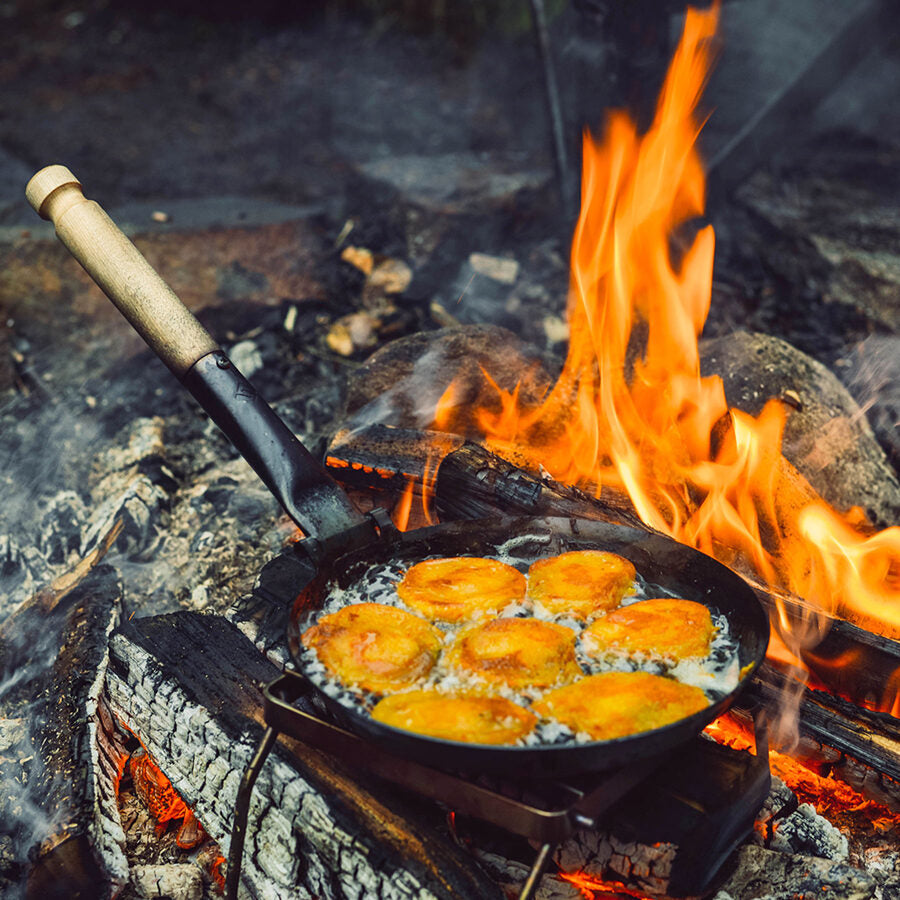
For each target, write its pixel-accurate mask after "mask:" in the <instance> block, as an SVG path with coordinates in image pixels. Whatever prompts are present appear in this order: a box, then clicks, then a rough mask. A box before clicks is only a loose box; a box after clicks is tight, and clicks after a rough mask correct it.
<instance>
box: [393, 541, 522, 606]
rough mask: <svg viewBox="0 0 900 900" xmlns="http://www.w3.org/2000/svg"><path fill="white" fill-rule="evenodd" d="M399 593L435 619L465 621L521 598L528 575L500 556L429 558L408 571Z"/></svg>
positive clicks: (404, 599)
mask: <svg viewBox="0 0 900 900" xmlns="http://www.w3.org/2000/svg"><path fill="white" fill-rule="evenodd" d="M397 593H398V594H399V595H400V599H401V600H402V601H403V602H404V603H406V604H407V605H408V606H411V607H412V608H413V609H415V610H418V611H419V612H421V613H423V614H425V615H426V616H428V617H429V618H431V619H438V620H440V621H442V622H461V621H464V620H467V619H473V618H477V617H478V616H480V615H483V614H484V613H496V612H498V611H499V610H501V609H503V607H504V606H506V605H507V604H509V603H513V602H519V601H521V600H522V598H523V597H524V596H525V576H524V575H523V574H522V573H521V572H519V571H518V570H516V569H514V568H513V567H512V566H508V565H506V563H502V562H498V561H497V560H496V559H482V558H480V557H477V556H452V557H449V558H447V559H429V560H426V561H425V562H420V563H418V564H417V565H415V566H413V567H412V568H411V569H410V570H409V571H408V572H407V573H406V575H405V576H404V577H403V580H402V581H401V582H400V583H399V584H398V585H397Z"/></svg>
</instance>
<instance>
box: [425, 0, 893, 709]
mask: <svg viewBox="0 0 900 900" xmlns="http://www.w3.org/2000/svg"><path fill="white" fill-rule="evenodd" d="M718 16H719V6H718V4H715V5H713V6H712V7H711V8H710V9H709V10H707V11H698V10H695V9H689V10H688V12H687V16H686V19H685V25H684V33H683V35H682V38H681V42H680V44H679V47H678V49H677V51H676V53H675V55H674V57H673V60H672V63H671V65H670V68H669V72H668V75H667V77H666V80H665V84H664V86H663V89H662V92H661V95H660V98H659V101H658V105H657V109H656V114H655V117H654V120H653V122H652V124H651V126H650V128H649V130H648V131H647V133H646V134H644V135H643V136H641V135H638V133H637V130H636V126H635V125H634V123H633V122H632V121H631V120H630V119H629V118H628V116H627V115H626V114H625V113H623V112H613V113H611V114H610V116H609V119H608V122H607V126H606V134H605V137H604V139H603V141H602V142H599V141H596V140H595V139H594V138H593V137H592V136H591V135H590V134H588V133H586V134H585V136H584V163H583V178H582V198H581V203H582V206H581V214H580V217H579V220H578V223H577V226H576V228H575V233H574V239H573V245H572V254H571V286H570V296H569V309H568V318H569V325H570V334H571V338H570V343H569V349H568V354H567V357H566V360H565V365H564V368H563V370H562V373H561V375H560V376H559V378H558V380H557V381H556V383H555V384H554V385H553V386H552V387H551V388H550V389H549V390H548V391H546V392H545V393H544V394H543V398H542V400H540V402H537V403H528V402H525V401H524V400H523V396H524V395H526V394H527V393H529V392H526V391H521V390H520V387H521V384H520V386H519V387H517V388H516V390H514V391H512V392H509V391H504V390H502V389H500V388H499V387H497V386H496V384H493V382H492V381H491V380H490V376H487V377H488V381H489V383H491V384H493V386H494V388H495V390H496V392H497V397H496V399H495V400H494V401H492V402H491V403H490V404H489V405H487V406H485V407H484V408H482V409H479V410H476V411H475V412H474V413H473V414H472V419H473V422H474V423H475V424H477V426H478V427H479V428H480V429H481V430H482V432H483V435H484V438H485V439H486V443H487V444H488V446H489V447H490V448H491V449H493V450H494V451H495V452H498V453H500V454H501V455H504V454H507V455H508V454H509V453H510V452H514V453H515V455H516V457H518V459H522V458H524V459H525V460H526V461H527V464H528V465H530V466H531V467H532V468H534V469H541V468H543V469H545V470H546V471H548V472H549V473H550V474H551V475H552V476H553V477H554V478H556V479H558V480H562V481H566V482H569V483H574V484H578V485H579V486H581V487H587V488H588V489H592V490H594V491H595V493H596V494H597V495H598V496H599V495H600V494H601V492H602V491H604V490H607V489H609V490H617V491H625V492H627V494H628V496H629V497H630V500H631V503H632V504H633V506H634V508H635V509H636V511H637V512H638V514H639V515H640V516H641V518H642V519H643V521H644V522H646V523H647V524H648V525H650V526H652V527H653V528H656V529H658V530H659V531H662V532H664V533H666V534H668V535H671V536H672V537H674V538H676V539H677V540H680V541H682V542H684V543H686V544H689V545H691V546H693V547H696V548H698V549H700V550H702V551H704V552H706V553H708V554H710V555H712V556H715V557H716V558H718V559H719V560H721V561H722V562H724V563H726V564H728V565H731V566H732V567H735V568H737V569H739V570H741V571H744V572H745V573H748V574H749V573H751V572H753V573H755V574H756V576H758V577H760V578H762V579H764V580H765V582H766V583H767V584H768V585H769V586H770V587H771V588H773V589H775V590H778V591H782V592H783V591H787V592H790V593H792V594H794V595H797V596H800V597H803V598H806V601H808V602H809V606H810V608H811V610H812V614H811V615H810V616H809V618H808V621H806V622H804V623H801V626H802V627H798V623H797V622H796V621H794V622H793V623H792V624H791V627H788V624H789V623H788V617H787V615H786V614H784V612H783V611H782V615H781V624H782V625H783V626H784V627H783V628H782V635H783V637H784V638H785V641H786V643H787V644H788V647H789V649H790V651H791V652H792V653H793V654H794V655H799V652H800V650H801V649H802V648H803V647H804V646H808V645H811V644H813V643H816V642H818V640H820V639H821V635H822V633H823V627H824V626H823V623H822V620H821V615H820V614H825V615H833V614H841V615H844V616H848V615H849V616H852V617H853V618H855V619H857V620H859V618H860V617H863V618H864V619H865V620H866V622H867V624H868V623H869V620H870V619H873V618H874V619H876V620H877V621H878V622H880V623H882V625H881V626H875V629H878V628H879V627H880V628H881V629H882V630H883V629H884V628H886V627H887V628H893V627H896V628H898V630H900V602H898V601H900V528H889V529H887V530H885V531H883V532H881V533H880V534H874V535H869V536H867V535H866V534H865V533H864V531H863V530H862V529H861V526H863V525H864V522H862V521H861V519H860V516H859V514H858V513H853V512H851V513H849V514H847V515H840V514H839V513H837V512H835V511H834V510H832V509H830V508H828V507H827V505H826V504H825V503H824V501H821V499H820V498H818V496H817V495H816V494H815V492H814V491H813V490H812V488H811V487H809V485H808V484H806V482H805V481H804V480H803V479H802V477H801V476H799V474H798V473H796V472H795V471H794V470H793V468H792V467H791V466H790V464H789V463H788V462H787V461H786V460H784V458H783V457H782V455H781V452H780V448H781V437H782V431H783V427H784V422H785V416H786V410H785V406H784V405H783V404H782V403H781V402H780V401H777V400H771V401H769V403H768V404H767V405H766V406H765V408H764V409H763V410H762V412H761V413H760V415H759V416H757V417H753V416H750V415H747V414H745V413H743V412H740V411H737V410H729V409H728V406H727V403H726V400H725V391H724V386H723V383H722V381H721V379H720V378H719V377H718V376H706V377H704V376H701V374H700V356H699V351H698V339H699V336H700V333H701V331H702V329H703V326H704V323H705V321H706V317H707V314H708V312H709V306H710V300H711V295H712V267H713V252H714V243H715V238H714V234H713V229H712V227H711V226H708V225H707V226H706V227H703V228H700V229H699V230H697V231H696V233H695V234H694V235H693V237H692V238H690V237H689V232H690V229H691V226H692V220H694V219H696V217H698V216H700V215H701V214H702V213H703V209H704V202H705V178H704V172H703V168H702V165H701V162H700V158H699V156H698V153H697V151H696V149H695V146H694V145H695V141H696V138H697V136H698V134H699V131H700V129H701V127H702V123H700V122H698V120H697V118H696V116H695V110H696V107H697V104H698V102H699V99H700V95H701V93H702V90H703V87H704V85H705V81H706V78H707V75H708V72H709V67H710V63H711V41H712V39H713V37H714V35H715V32H716V27H717V23H718ZM676 242H678V246H680V247H682V248H683V249H681V250H680V251H678V252H676V251H675V250H674V249H673V247H674V246H675V244H676ZM531 393H532V395H533V392H531ZM454 396H455V393H454V389H453V386H452V385H451V387H450V388H448V390H447V392H446V393H445V394H444V396H443V397H442V401H441V410H440V415H438V416H436V419H440V420H442V421H443V420H446V419H447V411H448V408H449V407H450V406H452V403H453V399H454ZM437 424H438V425H439V424H440V423H437ZM869 627H872V626H871V624H870V626H869ZM893 702H894V699H893V698H891V699H890V701H889V703H893Z"/></svg>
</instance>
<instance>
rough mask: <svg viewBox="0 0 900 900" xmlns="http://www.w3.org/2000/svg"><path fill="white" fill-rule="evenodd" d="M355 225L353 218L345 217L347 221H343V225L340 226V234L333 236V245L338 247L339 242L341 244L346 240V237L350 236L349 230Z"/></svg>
mask: <svg viewBox="0 0 900 900" xmlns="http://www.w3.org/2000/svg"><path fill="white" fill-rule="evenodd" d="M355 227H356V222H354V221H353V219H347V221H346V222H344V225H343V227H342V228H341V231H340V234H338V236H337V238H335V241H334V246H335V247H340V246H341V244H343V243H344V241H346V240H347V238H348V237H350V232H351V231H353V229H354V228H355Z"/></svg>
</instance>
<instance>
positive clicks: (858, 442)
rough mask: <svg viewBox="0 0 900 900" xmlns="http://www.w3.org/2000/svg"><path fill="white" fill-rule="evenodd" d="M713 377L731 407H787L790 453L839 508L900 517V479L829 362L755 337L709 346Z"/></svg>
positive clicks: (879, 519)
mask: <svg viewBox="0 0 900 900" xmlns="http://www.w3.org/2000/svg"><path fill="white" fill-rule="evenodd" d="M701 360H702V363H701V364H702V370H703V373H704V374H705V375H709V374H717V375H720V376H721V378H722V380H723V382H724V384H725V396H726V399H727V400H728V404H729V406H731V407H734V408H736V409H740V410H742V411H744V412H746V413H749V414H751V415H757V414H759V412H760V411H761V410H762V408H763V406H764V405H765V403H766V401H767V400H769V399H776V400H781V401H782V402H783V403H785V404H787V406H788V409H787V412H788V416H787V422H786V424H785V429H784V441H783V445H782V452H783V453H784V455H785V457H786V458H787V459H788V460H789V461H790V462H791V463H792V464H793V465H794V466H796V468H797V470H798V471H799V472H800V474H801V475H803V476H804V477H805V478H806V479H807V480H808V481H809V483H810V484H811V485H812V486H813V487H814V488H815V489H816V491H818V493H819V494H821V495H822V497H824V498H825V500H827V501H828V502H829V503H830V504H831V505H832V506H834V507H836V508H837V509H838V510H840V511H845V510H847V509H849V508H850V507H852V506H861V507H862V508H863V509H864V510H865V511H866V513H867V514H868V515H869V517H870V518H871V519H872V521H873V522H874V523H875V524H877V525H879V526H888V525H893V524H895V523H896V522H897V521H898V520H900V481H898V479H897V475H896V473H895V472H894V470H893V468H892V467H891V465H890V464H889V463H888V461H887V459H886V458H885V455H884V451H883V450H882V449H881V447H880V446H879V445H878V442H877V441H876V440H875V438H874V436H873V435H872V431H871V429H870V428H869V427H868V425H867V423H866V421H865V417H864V416H863V415H862V413H861V411H860V409H859V407H858V406H857V404H856V403H855V402H854V400H853V398H852V397H851V396H850V394H849V392H848V391H847V389H846V388H845V387H844V386H843V385H842V384H841V383H840V381H838V379H837V378H836V377H835V376H834V375H833V374H832V373H831V372H829V371H828V370H827V369H826V368H825V367H824V366H823V365H821V363H818V362H816V361H815V360H813V359H811V358H810V357H808V356H806V355H805V354H804V353H801V352H800V351H799V350H797V349H795V348H794V347H792V346H791V345H790V344H787V343H785V342H784V341H782V340H779V339H778V338H774V337H771V336H769V335H763V334H751V333H750V332H738V333H736V334H733V335H729V336H728V337H722V338H716V339H715V340H711V341H704V342H703V344H702V345H701Z"/></svg>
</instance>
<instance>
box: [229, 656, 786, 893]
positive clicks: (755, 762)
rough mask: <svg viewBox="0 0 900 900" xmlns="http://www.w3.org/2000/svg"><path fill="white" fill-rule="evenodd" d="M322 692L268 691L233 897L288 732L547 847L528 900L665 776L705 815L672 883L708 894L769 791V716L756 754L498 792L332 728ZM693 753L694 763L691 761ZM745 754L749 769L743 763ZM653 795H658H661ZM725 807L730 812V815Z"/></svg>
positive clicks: (657, 763)
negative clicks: (552, 868) (581, 839)
mask: <svg viewBox="0 0 900 900" xmlns="http://www.w3.org/2000/svg"><path fill="white" fill-rule="evenodd" d="M312 690H313V689H312V686H311V685H310V683H309V682H308V681H307V680H306V679H305V678H304V677H303V676H301V675H298V674H296V673H293V672H287V673H285V674H284V675H283V676H282V677H280V678H279V679H277V680H276V681H274V682H272V683H271V684H270V685H269V686H268V687H267V688H266V689H265V691H264V697H265V701H264V715H265V721H266V725H267V729H266V732H265V734H264V735H263V738H262V740H261V741H260V744H259V747H258V748H257V751H256V753H255V754H254V756H253V758H252V760H251V761H250V763H249V765H248V766H247V769H246V771H245V772H244V776H243V779H242V781H241V785H240V788H239V790H238V795H237V801H236V803H235V819H234V826H233V828H232V835H231V844H230V847H229V854H228V873H227V878H226V884H225V897H226V898H227V900H236V898H237V888H238V883H239V880H240V866H241V856H242V853H243V846H244V838H245V836H246V829H247V815H248V811H249V807H250V797H251V794H252V792H253V785H254V783H255V782H256V778H257V776H258V775H259V773H260V771H261V769H262V766H263V764H264V763H265V760H266V757H267V756H268V754H269V751H270V750H271V749H272V746H273V745H274V743H275V739H276V738H277V736H278V735H279V734H280V733H284V734H287V735H290V736H291V737H294V738H296V739H298V740H300V741H302V742H304V743H305V744H307V745H309V746H311V747H315V748H316V749H318V750H321V751H323V752H325V753H328V754H331V755H333V756H335V757H337V758H339V759H342V760H344V761H345V762H348V763H351V764H352V765H353V766H354V767H357V768H359V769H362V770H365V771H367V772H370V773H372V774H374V775H377V776H379V777H381V778H384V779H386V780H388V781H390V782H392V783H394V784H396V785H398V786H400V787H403V788H406V789H408V790H411V791H414V792H416V793H417V794H419V795H420V796H423V797H427V798H429V799H431V800H434V801H436V802H438V803H441V804H444V805H445V806H448V807H450V808H452V809H453V810H455V811H456V812H459V813H462V814H464V815H469V816H473V817H475V818H477V819H481V820H483V821H486V822H489V823H491V824H493V825H496V826H498V827H499V828H502V829H505V830H506V831H508V832H511V833H513V834H516V835H520V836H522V837H524V838H527V839H529V840H531V841H534V842H536V843H538V844H540V849H539V851H538V853H537V856H536V858H535V860H534V863H533V865H532V867H531V871H530V873H529V875H528V878H527V880H526V881H525V884H524V886H523V888H522V891H521V893H520V894H519V900H530V898H532V897H533V896H534V893H535V891H536V889H537V886H538V882H539V881H540V878H541V875H542V874H543V872H544V869H545V868H546V866H547V863H548V862H549V860H550V858H551V857H552V855H553V853H554V851H555V850H556V848H557V847H558V845H559V844H560V843H561V842H562V841H564V840H566V838H568V837H569V836H570V835H571V834H572V833H573V832H575V831H577V830H580V829H594V828H597V827H598V825H599V823H600V819H601V817H603V816H604V815H605V814H607V813H608V812H609V811H610V810H611V808H612V807H613V806H614V805H615V804H616V803H617V802H618V801H619V800H622V799H623V798H625V797H626V796H627V795H629V794H630V793H631V792H632V791H633V790H634V789H635V788H636V787H637V786H638V785H639V784H641V783H642V782H644V783H646V782H647V781H648V779H649V777H650V776H651V775H652V774H653V773H654V772H657V771H664V776H663V777H664V782H665V784H666V785H670V784H671V785H672V786H674V788H675V789H674V791H670V792H669V799H670V800H673V801H674V802H675V804H676V806H677V805H678V804H683V805H684V807H685V808H686V809H688V810H690V816H693V817H694V818H696V817H697V816H698V814H699V815H700V816H701V817H703V822H702V824H701V825H700V826H699V827H694V828H693V832H692V834H693V844H694V846H693V847H688V848H687V849H686V852H685V853H684V854H683V858H682V865H681V866H680V870H681V871H678V870H679V866H678V865H677V864H676V866H675V867H673V876H672V886H673V890H678V892H679V893H697V892H699V891H698V885H699V886H700V888H701V889H702V888H703V887H706V886H707V885H708V883H709V882H710V881H711V880H712V878H713V877H714V876H715V874H716V872H717V871H718V868H719V866H720V865H721V863H722V862H723V861H724V859H725V858H726V857H727V856H728V854H729V853H730V852H731V851H732V850H733V849H734V847H735V846H736V845H737V844H738V843H739V842H740V841H741V840H742V839H743V838H744V837H745V836H746V834H747V833H748V831H749V830H750V829H751V828H752V824H753V817H754V815H755V813H756V811H757V810H758V809H759V807H760V806H761V804H762V802H763V800H764V798H765V797H766V795H767V794H768V790H769V784H770V775H769V765H768V744H767V740H766V734H765V727H764V722H763V721H762V719H761V717H760V716H755V717H754V725H755V729H756V743H757V755H756V756H755V757H751V756H750V755H749V754H737V753H735V751H728V750H727V749H726V748H722V747H720V746H719V745H718V744H715V743H713V742H712V741H708V740H705V739H703V738H700V737H698V738H695V739H694V740H693V741H692V742H690V744H689V745H688V746H687V747H686V748H685V750H679V751H678V752H677V753H675V754H673V753H672V752H671V751H670V752H668V753H666V754H663V755H659V756H656V757H652V758H649V759H643V760H638V761H636V762H634V763H631V764H629V765H627V766H625V767H623V768H619V769H615V770H613V771H609V772H603V773H599V774H590V775H585V776H579V777H576V778H565V779H535V778H528V779H522V780H521V782H519V783H517V782H516V781H515V780H513V779H509V778H504V779H503V781H502V783H501V782H500V781H499V780H497V782H496V784H491V786H490V787H488V786H486V783H491V782H490V780H489V779H484V778H481V777H480V778H479V779H478V782H477V783H476V782H475V781H474V780H472V778H470V777H466V776H465V775H460V774H455V773H450V772H446V771H443V770H440V769H433V768H430V767H428V766H425V765H422V764H420V763H417V762H412V761H410V760H407V759H403V758H401V757H398V756H395V755H394V754H392V753H390V752H388V751H386V750H384V749H382V748H381V747H379V746H377V745H374V744H372V743H371V742H369V741H366V740H363V739H361V738H359V737H357V736H356V735H354V734H351V733H350V732H348V731H346V730H344V729H343V728H341V727H339V726H337V725H335V724H333V723H332V722H329V721H326V720H325V719H324V718H322V710H320V709H319V708H318V707H317V706H316V705H315V704H314V702H313V700H312ZM722 753H727V754H731V755H732V756H733V757H734V758H733V759H731V760H730V762H731V765H730V766H726V767H725V769H724V770H723V769H722V767H721V765H720V766H718V768H717V766H716V761H715V760H713V759H712V758H711V757H713V756H716V755H717V754H719V755H721V754H722ZM684 754H687V757H688V758H687V759H686V760H682V759H681V757H682V755H684ZM737 757H740V762H737V764H735V763H736V760H737ZM712 771H718V772H719V774H720V777H719V778H718V779H716V778H715V777H713V776H712V775H711V774H710V773H711V772H712ZM682 773H683V774H682ZM692 788H693V789H694V790H693V791H692ZM698 789H699V790H698ZM650 790H651V791H652V792H656V791H657V788H656V787H655V786H654V787H652V788H651V789H650ZM511 795H512V796H511ZM737 797H743V798H746V802H745V803H744V804H743V805H742V806H741V814H739V815H738V816H735V815H734V814H733V813H732V812H731V811H732V810H733V808H734V805H735V800H736V798H737ZM723 809H725V810H728V814H727V815H726V816H725V817H724V818H723V816H722V815H721V813H722V810H723ZM698 852H702V854H703V856H704V858H705V866H704V868H703V870H702V872H701V871H700V870H699V869H696V868H695V867H694V861H695V856H696V854H697V853H698ZM703 882H705V883H703Z"/></svg>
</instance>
